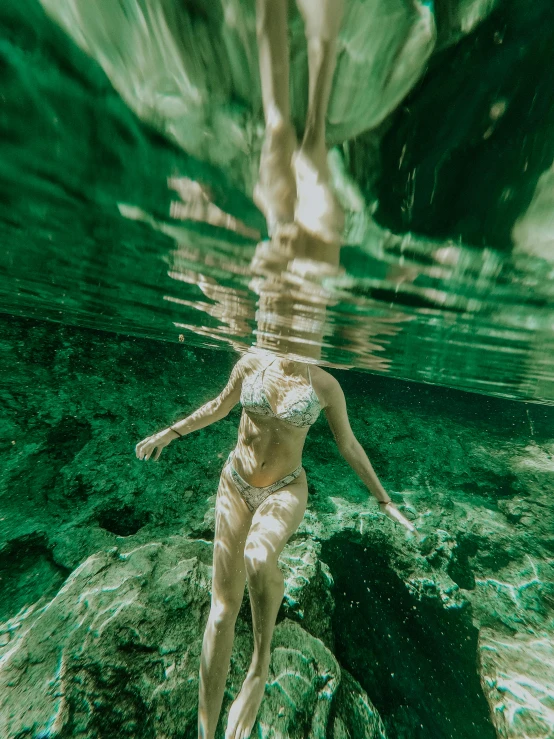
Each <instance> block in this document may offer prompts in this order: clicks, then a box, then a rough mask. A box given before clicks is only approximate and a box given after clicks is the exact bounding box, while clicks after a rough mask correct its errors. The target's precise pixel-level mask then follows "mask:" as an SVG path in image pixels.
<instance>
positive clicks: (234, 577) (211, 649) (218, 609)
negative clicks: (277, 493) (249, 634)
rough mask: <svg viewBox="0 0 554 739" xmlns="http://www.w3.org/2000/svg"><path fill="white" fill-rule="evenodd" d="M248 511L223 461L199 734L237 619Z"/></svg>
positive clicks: (207, 737)
mask: <svg viewBox="0 0 554 739" xmlns="http://www.w3.org/2000/svg"><path fill="white" fill-rule="evenodd" d="M251 522H252V513H250V511H249V510H248V507H247V506H246V503H245V502H244V501H243V500H242V498H241V497H240V495H239V493H238V492H237V489H236V488H235V486H234V485H233V482H232V480H231V477H230V474H229V471H228V468H227V465H226V466H225V468H224V469H223V472H222V473H221V478H220V481H219V489H218V491H217V499H216V506H215V539H214V557H213V575H212V603H211V608H210V615H209V617H208V623H207V625H206V630H205V632H204V640H203V643H202V655H201V658H200V687H199V702H198V737H199V739H213V737H214V736H215V730H216V726H217V722H218V719H219V713H220V711H221V703H222V701H223V693H224V690H225V682H226V680H227V672H228V669H229V662H230V659H231V651H232V648H233V639H234V635H235V622H236V619H237V615H238V612H239V610H240V606H241V603H242V599H243V596H244V587H245V583H246V572H245V564H244V545H245V541H246V537H247V534H248V531H249V529H250V524H251Z"/></svg>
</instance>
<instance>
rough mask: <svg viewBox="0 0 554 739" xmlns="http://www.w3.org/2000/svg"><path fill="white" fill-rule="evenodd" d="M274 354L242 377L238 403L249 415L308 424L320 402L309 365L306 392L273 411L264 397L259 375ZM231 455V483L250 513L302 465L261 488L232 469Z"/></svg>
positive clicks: (294, 474)
mask: <svg viewBox="0 0 554 739" xmlns="http://www.w3.org/2000/svg"><path fill="white" fill-rule="evenodd" d="M276 359H277V357H275V358H274V359H272V360H271V362H269V364H266V365H265V366H264V367H262V368H260V369H259V370H257V371H256V372H254V373H253V374H252V375H251V376H249V377H245V378H244V380H243V382H242V390H241V394H240V402H241V405H242V407H243V408H244V410H246V411H247V412H248V413H251V414H252V415H258V416H269V417H271V418H277V419H279V420H280V421H285V422H286V423H290V425H291V426H297V427H306V426H311V425H312V424H313V423H315V421H316V420H317V418H318V416H319V414H320V412H321V405H320V402H319V399H318V397H317V395H316V392H315V390H314V388H313V385H312V376H311V373H310V366H309V365H308V379H309V380H310V386H309V388H308V390H307V392H306V393H302V394H301V395H300V397H299V398H298V399H297V400H294V401H293V402H292V403H289V405H288V406H287V408H285V410H284V411H282V412H281V413H275V412H274V411H273V408H272V407H271V404H270V402H269V400H268V399H267V396H266V394H265V391H264V386H263V381H264V378H263V375H264V372H265V371H266V369H267V368H268V367H269V366H270V365H271V364H273V362H275V360H276ZM233 454H234V452H231V454H230V455H229V458H228V460H227V465H228V466H229V471H230V473H231V477H232V478H233V482H234V483H235V485H236V487H237V490H238V491H239V493H240V494H241V496H242V498H243V499H244V502H245V503H246V505H247V506H248V508H249V509H250V511H252V512H254V511H255V510H256V509H257V508H258V506H259V505H261V503H263V501H264V500H265V499H266V498H267V497H268V495H271V493H273V492H275V491H276V490H280V489H281V488H282V487H284V486H285V485H288V484H289V483H290V482H293V480H296V478H297V477H298V476H299V475H300V473H301V472H302V465H301V464H300V465H299V466H298V467H297V468H296V469H295V470H293V471H292V472H290V473H289V474H288V475H285V477H282V478H281V479H280V480H277V482H274V483H272V484H271V485H267V486H266V487H263V488H258V487H255V486H254V485H250V483H248V482H246V480H245V479H244V478H243V477H241V476H240V475H239V473H238V472H237V471H236V469H235V468H234V467H233V463H232V460H233Z"/></svg>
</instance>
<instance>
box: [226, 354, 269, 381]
mask: <svg viewBox="0 0 554 739" xmlns="http://www.w3.org/2000/svg"><path fill="white" fill-rule="evenodd" d="M261 365H262V357H261V356H259V355H258V354H254V353H251V352H245V353H244V354H243V355H242V356H241V357H240V358H239V360H238V361H237V362H236V363H235V366H234V367H233V372H235V373H237V374H238V375H240V376H241V377H245V376H246V375H248V374H250V373H251V372H255V371H256V370H257V369H259V368H260V367H261Z"/></svg>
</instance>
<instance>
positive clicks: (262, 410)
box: [240, 357, 321, 427]
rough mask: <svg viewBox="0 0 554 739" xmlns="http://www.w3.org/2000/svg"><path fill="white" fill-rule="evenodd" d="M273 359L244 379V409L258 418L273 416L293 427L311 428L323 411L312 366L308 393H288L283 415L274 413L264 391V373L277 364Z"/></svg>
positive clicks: (242, 393)
mask: <svg viewBox="0 0 554 739" xmlns="http://www.w3.org/2000/svg"><path fill="white" fill-rule="evenodd" d="M276 359H277V357H275V359H273V360H272V361H271V362H270V363H269V364H266V365H265V367H262V368H261V369H259V370H257V371H256V372H254V373H252V375H249V376H247V377H245V378H244V380H243V381H242V390H241V393H240V402H241V404H242V407H243V408H244V409H245V410H246V411H248V413H252V414H253V415H257V416H271V417H272V418H278V419H279V420H280V421H286V422H287V423H290V424H291V426H298V427H302V426H304V427H306V426H311V425H312V424H313V423H315V421H316V420H317V417H318V416H319V413H320V411H321V405H320V403H319V399H318V397H317V395H316V392H315V390H314V388H313V386H312V376H311V374H310V366H309V365H308V377H309V380H310V387H309V388H308V391H307V392H306V393H304V392H297V393H292V392H291V393H288V395H287V402H288V405H287V407H286V408H285V410H284V411H282V412H281V413H274V411H273V408H272V407H271V405H270V402H269V400H268V399H267V395H266V394H265V391H264V385H263V382H264V378H263V375H264V372H265V371H266V369H267V368H268V367H269V365H270V364H273V362H275V360H276ZM290 396H292V397H293V398H294V400H292V402H289V397H290Z"/></svg>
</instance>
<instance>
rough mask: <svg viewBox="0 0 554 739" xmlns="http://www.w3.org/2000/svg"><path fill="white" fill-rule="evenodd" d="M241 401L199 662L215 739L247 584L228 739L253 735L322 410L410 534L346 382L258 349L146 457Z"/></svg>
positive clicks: (384, 506)
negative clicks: (284, 562) (245, 654)
mask: <svg viewBox="0 0 554 739" xmlns="http://www.w3.org/2000/svg"><path fill="white" fill-rule="evenodd" d="M239 401H240V403H241V404H242V407H243V413H242V417H241V421H240V426H239V433H238V441H237V446H236V447H235V449H234V450H233V452H231V454H230V455H229V459H228V460H227V463H226V464H225V466H224V468H223V471H222V473H221V479H220V483H219V489H218V493H217V500H216V525H215V539H214V560H213V564H214V567H213V586H212V602H211V610H210V615H209V619H208V623H207V626H206V631H205V634H204V642H203V647H202V657H201V665H200V703H199V737H202V738H203V739H212V738H213V737H214V735H215V730H216V725H217V722H218V717H219V713H220V710H221V704H222V700H223V693H224V688H225V682H226V677H227V671H228V667H229V661H230V656H231V649H232V645H233V638H234V626H235V621H236V618H237V615H238V612H239V609H240V606H241V602H242V598H243V595H244V585H245V581H246V580H247V581H248V590H249V594H250V602H251V608H252V623H253V629H254V653H253V657H252V662H251V664H250V668H249V670H248V674H247V676H246V678H245V680H244V683H243V685H242V689H241V691H240V693H239V695H238V696H237V698H236V699H235V701H234V703H233V705H232V707H231V710H230V713H229V720H228V726H227V732H226V734H225V736H226V739H243V738H244V739H245V738H247V737H249V736H250V732H251V730H252V727H253V725H254V722H255V720H256V715H257V713H258V709H259V706H260V703H261V700H262V697H263V693H264V688H265V684H266V679H267V674H268V667H269V659H270V644H271V638H272V634H273V629H274V626H275V620H276V617H277V612H278V610H279V607H280V605H281V600H282V598H283V593H284V583H283V575H282V573H281V570H280V569H279V566H278V564H277V561H278V558H279V555H280V553H281V551H282V549H283V547H284V546H285V544H286V542H287V541H288V539H289V537H290V536H291V535H292V534H293V533H294V531H296V529H297V528H298V526H299V524H300V522H301V521H302V518H303V516H304V511H305V509H306V503H307V497H308V487H307V482H306V473H305V471H304V469H303V468H302V450H303V447H304V441H305V439H306V435H307V433H308V430H309V428H310V426H311V425H312V424H313V423H314V421H315V420H316V419H317V417H318V415H319V413H320V411H321V410H322V409H323V410H324V411H325V415H326V417H327V421H328V423H329V426H330V427H331V430H332V432H333V435H334V437H335V440H336V442H337V445H338V448H339V450H340V452H341V454H342V456H343V457H344V459H345V460H346V461H347V462H348V463H349V464H350V466H351V467H352V468H353V469H354V471H355V472H356V473H357V474H358V476H359V477H360V479H361V480H362V481H363V482H364V483H365V485H366V486H367V487H368V489H369V490H370V491H371V492H372V493H373V495H374V496H375V497H376V498H377V499H378V501H379V507H380V508H381V510H382V511H384V512H385V513H387V514H388V515H389V516H390V517H391V518H392V519H394V520H396V521H397V522H398V523H400V524H402V525H403V526H405V527H406V528H407V529H409V530H410V531H413V530H414V527H413V525H412V524H411V523H410V522H409V521H408V520H407V519H406V518H404V516H403V515H402V514H401V513H400V511H399V510H398V509H397V508H396V506H395V505H394V503H392V502H391V500H390V498H389V496H388V495H387V493H386V491H385V490H384V488H383V486H382V485H381V483H380V482H379V480H378V478H377V476H376V474H375V472H374V470H373V467H372V466H371V463H370V462H369V460H368V458H367V456H366V453H365V452H364V450H363V448H362V446H361V445H360V444H359V442H358V441H357V439H356V437H355V436H354V434H353V433H352V429H351V428H350V424H349V421H348V415H347V410H346V403H345V400H344V394H343V392H342V389H341V387H340V385H339V383H338V381H337V380H336V379H335V378H334V377H333V376H332V375H330V374H329V373H328V372H326V371H325V370H323V369H322V368H320V367H318V366H316V365H311V366H310V365H309V364H307V363H304V362H298V361H292V360H289V359H283V358H280V357H278V356H276V355H274V354H272V353H271V352H268V351H263V350H257V351H254V352H250V353H247V354H245V355H244V356H243V357H242V358H241V359H240V360H239V361H238V362H237V364H236V365H235V367H234V369H233V371H232V373H231V376H230V379H229V382H228V383H227V386H226V387H225V388H224V390H223V391H222V392H221V393H220V395H219V396H218V397H217V398H215V399H214V400H212V401H210V402H209V403H207V404H206V405H204V406H202V407H201V408H200V409H199V410H197V411H196V412H195V413H193V414H192V415H190V416H188V417H187V418H185V419H183V420H182V421H179V422H177V423H175V424H174V425H173V426H170V427H169V428H167V429H165V430H164V431H161V432H160V433H158V434H155V435H154V436H151V437H149V438H147V439H145V440H144V441H142V442H140V443H139V444H138V445H137V456H138V457H139V459H150V457H151V456H152V455H154V456H153V459H158V458H159V456H160V454H161V452H162V450H163V448H164V447H166V446H167V445H168V444H169V443H170V442H171V441H173V440H175V439H178V438H180V437H181V436H185V435H186V434H190V433H192V432H193V431H195V430H197V429H200V428H204V427H206V426H208V425H210V424H212V423H215V422H216V421H219V420H220V419H222V418H224V417H225V416H227V415H228V413H229V412H230V410H231V409H232V408H233V407H234V406H235V405H236V403H238V402H239Z"/></svg>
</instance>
